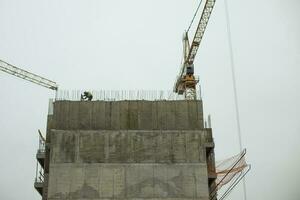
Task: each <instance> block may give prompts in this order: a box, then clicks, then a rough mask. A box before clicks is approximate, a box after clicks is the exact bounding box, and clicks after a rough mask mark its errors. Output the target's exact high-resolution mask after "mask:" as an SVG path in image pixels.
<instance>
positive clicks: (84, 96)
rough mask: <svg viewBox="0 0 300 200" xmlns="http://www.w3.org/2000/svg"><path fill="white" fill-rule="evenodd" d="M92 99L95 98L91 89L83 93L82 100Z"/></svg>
mask: <svg viewBox="0 0 300 200" xmlns="http://www.w3.org/2000/svg"><path fill="white" fill-rule="evenodd" d="M92 99H93V95H92V93H90V92H89V91H85V92H83V95H81V100H82V101H84V100H87V101H92Z"/></svg>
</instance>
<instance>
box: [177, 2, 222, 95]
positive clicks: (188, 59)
mask: <svg viewBox="0 0 300 200" xmlns="http://www.w3.org/2000/svg"><path fill="white" fill-rule="evenodd" d="M215 2H216V0H205V5H204V8H203V11H202V14H201V18H200V21H199V24H198V26H197V29H196V33H195V36H194V39H193V41H192V43H191V46H190V43H189V39H188V31H185V32H184V36H183V62H182V66H181V69H180V72H179V75H178V76H177V79H176V81H175V84H174V89H173V91H174V92H175V93H177V94H179V95H183V94H184V97H185V99H188V100H193V99H196V85H197V83H198V82H199V78H197V77H195V76H194V59H195V57H196V54H197V51H198V48H199V46H200V43H201V40H202V37H203V35H204V32H205V29H206V26H207V23H208V21H209V18H210V15H211V12H212V10H213V8H214V5H215ZM200 4H201V3H200ZM199 6H200V5H199ZM197 10H198V9H197Z"/></svg>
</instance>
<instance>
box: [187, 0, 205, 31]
mask: <svg viewBox="0 0 300 200" xmlns="http://www.w3.org/2000/svg"><path fill="white" fill-rule="evenodd" d="M201 3H202V0H201V1H200V3H199V5H198V7H197V9H196V12H195V14H194V16H193V19H192V21H191V23H190V25H189V27H188V29H187V30H186V32H187V33H188V32H189V31H190V29H191V26H192V25H193V23H194V20H195V18H196V16H197V14H198V11H199V8H200V6H201Z"/></svg>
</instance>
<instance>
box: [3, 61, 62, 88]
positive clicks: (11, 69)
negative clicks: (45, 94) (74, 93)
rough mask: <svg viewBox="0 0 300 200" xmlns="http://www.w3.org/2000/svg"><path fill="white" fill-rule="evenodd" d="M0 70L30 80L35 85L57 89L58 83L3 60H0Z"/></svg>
mask: <svg viewBox="0 0 300 200" xmlns="http://www.w3.org/2000/svg"><path fill="white" fill-rule="evenodd" d="M0 70H1V71H3V72H6V73H8V74H11V75H13V76H16V77H19V78H21V79H24V80H27V81H30V82H32V83H35V84H37V85H40V86H43V87H46V88H48V89H51V90H58V85H57V84H56V83H55V82H54V81H51V80H49V79H46V78H44V77H41V76H39V75H36V74H34V73H31V72H28V71H26V70H23V69H20V68H18V67H16V66H13V65H11V64H9V63H7V62H5V61H3V60H0Z"/></svg>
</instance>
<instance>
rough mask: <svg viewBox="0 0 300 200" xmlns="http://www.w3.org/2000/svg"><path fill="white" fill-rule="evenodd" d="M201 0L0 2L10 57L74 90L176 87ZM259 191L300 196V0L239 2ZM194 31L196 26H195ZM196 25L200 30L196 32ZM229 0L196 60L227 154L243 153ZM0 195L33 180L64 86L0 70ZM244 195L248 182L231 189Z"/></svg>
mask: <svg viewBox="0 0 300 200" xmlns="http://www.w3.org/2000/svg"><path fill="white" fill-rule="evenodd" d="M197 4H198V1H195V0H193V1H192V0H189V1H186V0H176V1H174V0H163V1H162V0H151V1H150V0H148V1H145V0H144V1H141V0H126V1H124V0H114V1H104V0H89V1H83V0H81V1H79V0H77V1H75V0H65V1H61V0H51V1H45V0H26V1H22V0H19V1H17V0H0V24H1V28H0V59H3V60H5V61H7V62H9V63H12V64H15V65H16V66H20V67H22V68H24V69H27V70H29V71H31V72H35V73H37V74H40V75H44V76H45V77H47V78H50V79H52V80H54V81H57V82H58V83H59V85H60V86H61V88H65V89H84V88H91V89H96V90H97V89H99V90H100V89H163V90H170V89H172V86H173V83H174V79H175V76H176V75H177V73H178V70H179V64H180V61H181V57H182V44H181V38H182V33H183V31H184V30H185V29H186V28H187V26H188V24H189V22H190V20H191V18H192V16H193V12H194V10H195V8H196V6H197ZM228 5H229V11H230V19H231V26H232V27H231V29H232V40H233V49H234V57H235V64H236V78H237V89H238V97H239V103H240V117H241V128H242V135H243V136H242V140H243V146H244V147H246V148H247V149H248V154H247V160H248V162H249V163H251V164H252V171H251V172H250V174H249V175H248V177H247V188H248V197H249V198H248V199H249V200H251V199H253V200H265V199H268V200H269V199H272V200H282V199H287V200H297V199H299V196H300V191H299V189H298V187H297V183H298V178H299V177H300V176H299V175H298V169H299V168H300V158H299V154H300V145H299V141H300V123H299V114H300V103H299V102H300V101H299V99H300V93H299V91H300V80H299V74H300V68H299V63H300V39H299V35H300V23H299V19H300V14H299V9H300V1H299V0H285V1H282V0H266V1H259V0H252V1H238V0H228ZM192 31H193V30H192ZM192 35H193V34H191V35H190V38H191V37H192ZM229 64H230V62H229V50H228V40H227V32H226V23H225V13H224V2H223V0H217V2H216V6H215V9H214V11H213V14H212V16H211V20H210V22H209V25H208V28H207V31H206V33H205V36H204V39H203V41H202V44H201V48H200V49H199V51H198V55H197V57H196V61H195V68H196V69H195V71H196V74H198V75H200V79H201V85H202V89H203V101H204V109H205V113H206V115H207V114H209V113H210V114H211V115H212V126H213V133H214V138H215V143H216V157H217V159H224V158H226V157H230V156H231V155H233V154H236V153H238V151H239V148H238V140H237V130H236V122H235V111H234V101H233V90H232V79H231V71H230V70H231V69H230V65H229ZM0 84H1V88H0V93H1V99H0V112H1V116H0V138H1V139H0V157H1V161H0V199H5V200H19V199H32V200H37V199H40V196H39V195H38V193H37V192H36V191H35V190H34V189H33V180H34V174H35V165H36V160H35V152H36V149H37V142H38V134H37V129H42V130H43V131H45V126H46V116H47V106H48V99H49V98H51V97H53V96H54V93H53V92H51V91H48V90H47V89H44V88H42V87H39V86H36V85H34V84H31V83H28V82H26V81H23V80H20V79H17V78H14V77H12V76H10V75H7V74H4V73H0ZM229 199H232V200H239V199H242V195H241V190H240V187H238V188H237V189H236V190H235V191H234V192H233V193H232V194H231V196H230V197H229Z"/></svg>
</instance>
